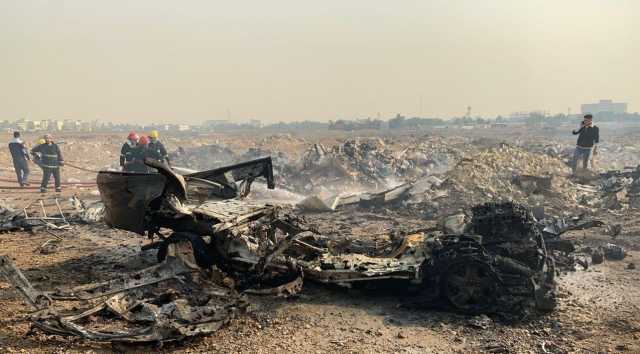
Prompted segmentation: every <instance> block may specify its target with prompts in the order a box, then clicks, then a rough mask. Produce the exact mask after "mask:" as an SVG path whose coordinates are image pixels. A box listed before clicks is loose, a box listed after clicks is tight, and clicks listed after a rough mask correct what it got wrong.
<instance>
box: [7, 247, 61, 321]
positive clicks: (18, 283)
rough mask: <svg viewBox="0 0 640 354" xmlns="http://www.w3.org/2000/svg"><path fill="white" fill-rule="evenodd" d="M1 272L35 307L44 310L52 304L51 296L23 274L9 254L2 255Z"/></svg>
mask: <svg viewBox="0 0 640 354" xmlns="http://www.w3.org/2000/svg"><path fill="white" fill-rule="evenodd" d="M0 274H2V275H3V276H4V277H5V278H6V279H7V281H8V282H9V283H10V284H12V285H13V286H14V287H15V288H16V289H18V291H20V293H22V295H23V296H24V298H25V300H26V301H27V302H28V303H29V305H31V306H32V307H33V308H35V309H37V310H42V309H45V308H47V307H49V305H50V304H51V298H49V296H47V295H46V294H44V293H42V292H40V291H38V290H36V289H35V288H34V287H33V286H32V285H31V283H29V281H28V280H27V278H26V277H25V276H24V274H22V272H21V271H20V269H18V268H17V267H16V266H15V264H13V262H12V261H11V259H10V258H9V257H7V256H0Z"/></svg>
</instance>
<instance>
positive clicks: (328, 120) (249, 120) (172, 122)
mask: <svg viewBox="0 0 640 354" xmlns="http://www.w3.org/2000/svg"><path fill="white" fill-rule="evenodd" d="M538 112H541V111H540V110H532V111H518V112H511V113H509V114H498V115H496V116H480V115H471V116H468V117H467V116H464V115H461V116H455V117H437V116H414V115H406V114H402V113H396V114H399V115H400V116H403V117H405V118H407V119H412V118H420V119H441V120H444V121H449V120H455V119H461V118H472V119H478V118H480V119H487V120H493V119H496V118H498V117H501V118H504V119H510V118H513V117H512V115H513V114H515V113H528V114H532V113H538ZM547 113H548V112H547ZM609 113H610V112H609ZM599 114H601V113H595V114H594V116H595V118H596V119H597V118H598V115H599ZM625 114H628V115H638V114H640V113H639V112H625ZM560 115H563V116H567V112H556V113H548V114H547V115H546V116H548V117H555V116H560ZM581 115H583V113H580V112H572V113H571V116H581ZM395 117H396V115H395V114H394V115H393V116H390V117H379V118H378V117H352V118H337V119H326V120H314V119H305V120H289V121H282V120H281V121H273V122H271V121H263V120H260V119H258V118H250V119H239V120H233V119H231V120H227V119H204V120H198V121H194V122H191V123H186V122H177V121H175V122H174V121H164V122H160V121H158V122H135V121H133V122H132V121H109V120H107V121H104V120H102V119H89V118H86V119H83V118H69V117H67V118H42V119H38V118H16V119H8V118H0V121H8V122H12V123H15V122H19V121H21V120H26V121H65V120H69V121H81V122H106V123H110V124H118V125H141V126H152V125H180V124H186V125H201V124H204V123H206V122H207V121H220V122H229V123H232V124H246V123H250V122H251V121H252V120H256V121H259V122H260V123H261V124H264V125H274V124H279V123H303V122H313V123H327V124H328V123H329V122H331V121H333V122H335V121H339V120H344V121H356V120H361V119H372V120H376V119H379V120H381V121H388V120H391V119H393V118H395Z"/></svg>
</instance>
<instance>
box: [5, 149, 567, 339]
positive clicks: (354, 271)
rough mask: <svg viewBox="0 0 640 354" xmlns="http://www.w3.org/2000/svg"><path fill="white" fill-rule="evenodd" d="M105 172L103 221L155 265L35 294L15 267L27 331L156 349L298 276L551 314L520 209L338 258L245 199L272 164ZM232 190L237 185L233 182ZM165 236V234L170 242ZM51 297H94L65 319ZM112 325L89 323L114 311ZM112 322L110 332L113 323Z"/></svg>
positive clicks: (542, 262) (295, 223)
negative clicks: (138, 243) (136, 237)
mask: <svg viewBox="0 0 640 354" xmlns="http://www.w3.org/2000/svg"><path fill="white" fill-rule="evenodd" d="M147 163H148V164H149V165H150V166H152V167H154V168H156V169H157V170H158V172H159V173H158V174H135V173H121V172H101V173H100V174H99V175H98V186H99V189H100V193H101V195H102V198H103V202H104V206H105V222H106V223H107V224H108V225H110V226H113V227H116V228H121V229H125V230H129V231H133V232H137V233H139V234H141V235H142V234H146V235H148V236H151V237H155V236H158V237H160V241H157V242H154V243H151V244H150V245H149V246H146V247H145V248H146V249H150V248H157V249H158V253H157V254H158V260H159V264H158V265H156V266H153V267H151V268H148V269H144V270H142V271H138V272H135V273H133V274H128V275H124V276H122V277H119V278H117V279H113V280H110V281H106V282H102V283H96V284H88V285H82V286H78V287H75V288H71V289H63V290H57V291H54V292H47V293H40V292H38V291H36V290H35V289H33V288H32V287H31V286H30V285H29V284H28V281H27V280H26V278H24V276H21V273H20V271H19V270H17V269H16V268H15V267H14V266H13V264H12V263H11V262H10V261H8V259H6V258H2V263H1V264H0V265H1V267H0V269H2V270H3V272H4V273H5V275H7V278H8V279H10V281H11V282H12V283H14V285H16V286H17V287H18V289H27V291H24V290H23V291H22V292H23V294H25V297H26V299H27V301H28V302H29V303H30V304H31V305H32V306H33V307H34V308H36V309H37V310H38V311H37V312H36V313H35V314H33V316H32V318H33V321H34V322H33V323H34V327H35V328H37V329H40V330H42V331H44V332H47V333H51V334H58V335H67V336H78V337H82V338H85V339H89V340H96V341H108V342H164V341H172V340H180V339H183V338H185V337H189V336H194V335H201V334H206V333H211V332H213V331H215V330H217V329H218V328H220V327H221V326H222V325H224V324H225V323H226V322H228V321H229V319H230V318H231V317H232V316H234V315H235V314H236V313H238V312H240V311H242V310H243V309H244V308H245V307H246V304H247V302H246V298H245V297H244V296H243V293H253V294H273V295H279V296H290V295H294V294H295V293H297V292H298V291H300V290H301V288H302V285H303V279H304V280H310V281H316V282H320V283H332V284H338V285H342V286H356V285H358V284H367V285H368V286H369V285H380V286H383V285H385V284H388V283H389V282H393V284H394V286H397V285H398V284H404V286H405V287H406V289H407V290H409V289H416V288H418V289H420V291H418V292H417V294H418V295H417V296H418V297H419V302H420V301H421V302H425V303H431V304H433V303H438V304H442V305H443V306H449V307H450V308H452V309H453V310H456V311H461V312H465V313H487V312H496V311H515V310H530V309H532V308H534V307H535V308H538V309H541V310H550V309H552V308H553V306H554V304H555V299H554V296H553V295H554V266H553V259H552V257H551V256H550V255H549V254H548V253H547V250H546V247H545V244H544V239H543V237H542V234H541V233H540V231H539V230H538V229H537V228H536V226H535V224H534V219H533V216H532V215H531V212H530V211H529V210H528V209H526V208H524V207H522V206H520V205H517V204H513V203H501V204H485V205H482V206H477V207H475V208H474V209H473V217H472V218H471V220H470V222H469V223H467V224H466V225H465V226H464V228H462V229H461V232H459V233H455V234H451V233H443V232H431V231H433V230H424V229H423V230H414V231H412V232H406V233H405V235H404V237H403V238H402V242H401V243H400V244H399V245H398V246H397V247H396V248H394V249H393V250H392V251H391V252H389V253H387V254H383V255H378V256H371V255H367V254H364V253H362V254H356V253H339V252H335V250H332V249H331V247H329V245H328V242H327V237H325V236H323V235H320V234H319V233H318V232H317V231H316V230H313V229H312V228H310V227H309V226H307V224H306V223H305V220H304V218H302V217H300V216H297V215H294V214H292V213H291V212H290V211H287V210H285V209H284V208H282V207H278V206H274V205H268V204H262V205H261V204H256V203H252V202H248V201H245V200H242V197H243V196H245V195H246V194H247V193H248V191H249V189H250V185H251V182H253V180H254V179H256V178H265V179H266V180H267V185H268V186H269V187H270V188H273V185H274V184H273V173H272V167H271V160H270V158H265V159H259V160H254V161H249V162H245V163H242V164H238V165H234V166H228V167H223V168H220V169H216V170H210V171H203V172H198V173H195V174H190V175H185V176H180V175H177V174H176V173H174V172H173V171H172V170H171V169H170V168H168V167H167V166H164V165H161V164H157V163H152V162H147ZM238 184H239V185H238ZM167 230H170V231H171V233H170V234H169V235H168V236H166V234H167ZM41 299H53V300H85V301H86V300H90V301H96V300H100V302H99V303H97V304H95V305H94V306H93V307H91V308H88V309H86V310H84V311H82V312H81V313H78V314H70V315H67V314H62V313H61V312H60V311H56V310H54V309H53V307H52V306H50V301H41ZM114 314H115V315H116V317H117V318H118V319H119V320H120V321H119V322H118V324H117V325H114V324H111V322H113V321H111V322H109V323H110V324H109V325H105V324H104V323H105V321H98V323H100V324H102V325H103V326H102V327H101V328H89V327H91V326H95V321H94V322H88V321H86V318H87V317H88V316H90V315H91V316H94V315H99V316H107V317H108V316H113V315H114ZM114 326H115V327H114Z"/></svg>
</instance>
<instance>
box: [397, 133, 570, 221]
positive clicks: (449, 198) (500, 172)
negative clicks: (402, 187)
mask: <svg viewBox="0 0 640 354" xmlns="http://www.w3.org/2000/svg"><path fill="white" fill-rule="evenodd" d="M569 172H570V171H569V169H568V168H567V167H566V166H565V165H564V164H563V163H562V162H561V161H560V160H558V159H555V158H552V157H549V156H546V155H542V154H533V153H530V152H527V151H525V150H524V149H521V148H518V147H513V146H509V145H504V144H503V145H502V146H500V147H497V148H490V149H486V150H483V151H480V152H477V153H474V154H470V155H466V156H465V157H464V158H462V159H461V160H460V162H459V163H458V164H457V165H456V166H455V167H454V168H453V169H451V170H450V171H448V172H447V173H444V174H442V175H438V176H437V177H438V178H434V177H433V176H432V177H427V178H426V179H423V180H418V182H417V183H416V184H415V185H414V188H413V189H412V191H411V199H410V200H409V201H408V203H409V204H414V206H415V207H416V208H417V209H419V211H421V212H423V213H424V214H425V216H427V217H429V218H434V217H438V216H443V215H450V214H454V213H456V212H457V211H460V210H463V209H465V208H468V207H470V206H472V205H475V204H481V203H484V202H487V201H495V200H513V201H517V202H521V203H524V204H527V205H529V206H532V207H535V206H549V207H552V209H555V210H559V211H560V210H562V209H563V208H564V207H565V206H566V205H567V204H571V203H575V202H574V201H575V196H574V195H573V194H572V193H571V188H568V187H567V185H568V183H569V182H568V181H567V180H566V178H564V177H563V176H566V175H568V174H569ZM416 208H412V210H414V211H415V210H416Z"/></svg>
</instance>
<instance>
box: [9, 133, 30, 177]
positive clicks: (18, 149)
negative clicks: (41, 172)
mask: <svg viewBox="0 0 640 354" xmlns="http://www.w3.org/2000/svg"><path fill="white" fill-rule="evenodd" d="M9 151H10V152H11V158H12V159H13V168H14V169H15V170H16V177H17V179H18V184H19V185H20V187H24V186H28V185H29V180H28V179H29V153H28V152H27V148H26V147H25V146H24V141H22V139H21V138H20V132H13V140H11V141H10V142H9Z"/></svg>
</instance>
